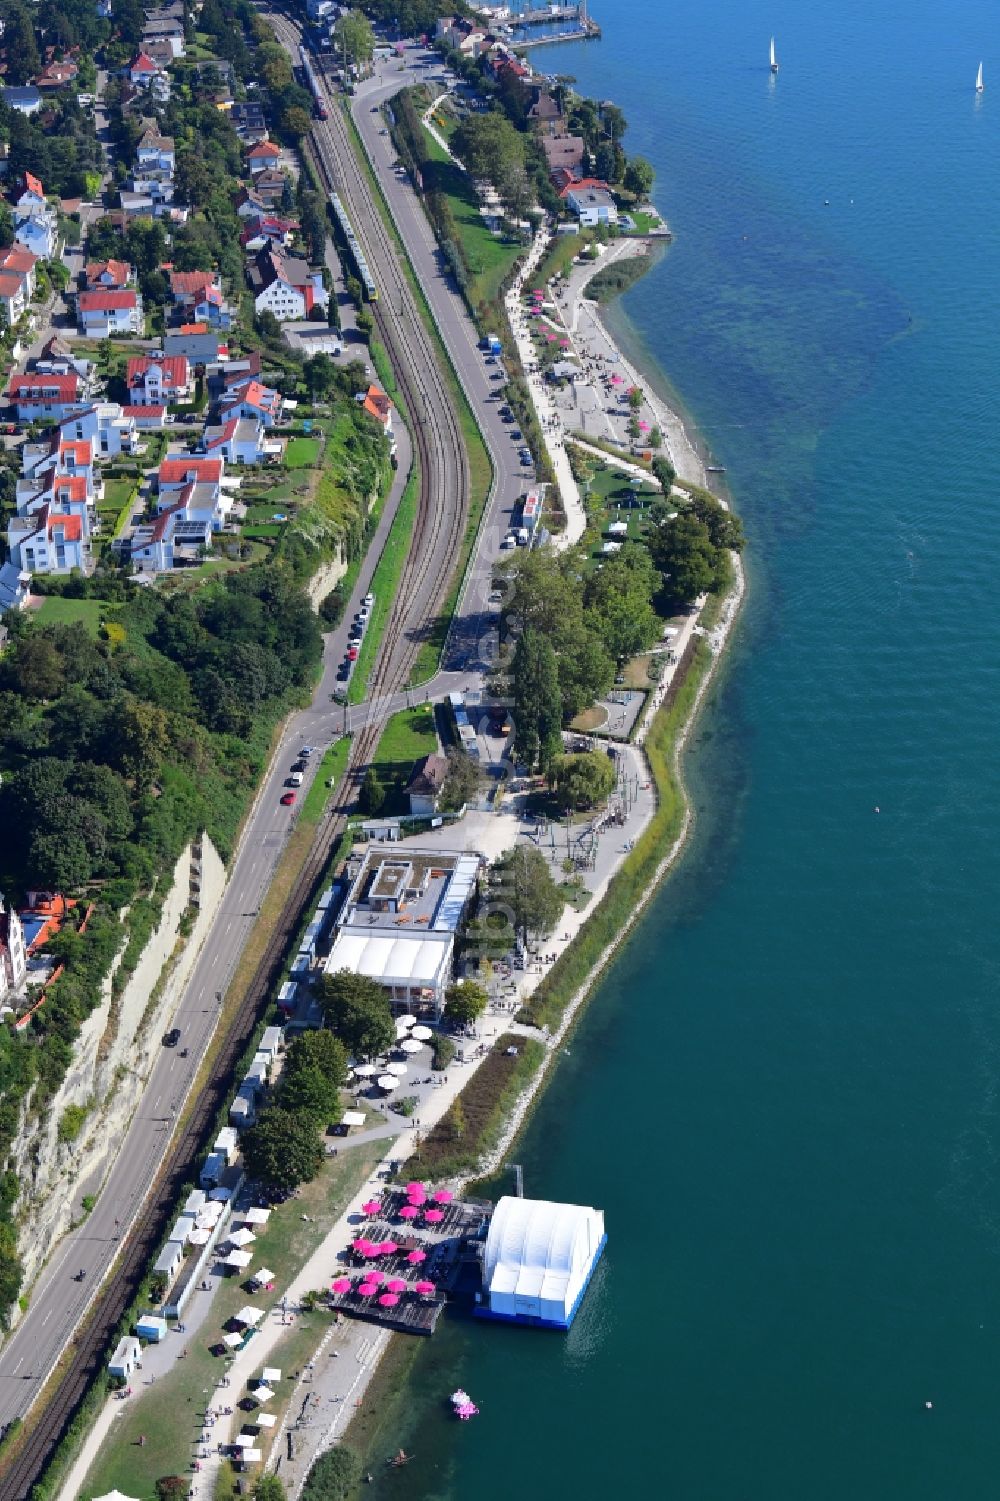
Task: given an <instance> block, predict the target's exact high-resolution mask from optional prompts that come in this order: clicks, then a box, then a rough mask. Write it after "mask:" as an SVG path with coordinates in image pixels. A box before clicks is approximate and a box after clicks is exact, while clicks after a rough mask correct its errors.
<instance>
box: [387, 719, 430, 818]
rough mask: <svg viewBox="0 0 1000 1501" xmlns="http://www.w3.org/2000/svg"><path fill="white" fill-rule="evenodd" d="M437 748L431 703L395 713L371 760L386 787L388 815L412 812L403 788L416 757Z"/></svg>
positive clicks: (427, 753)
mask: <svg viewBox="0 0 1000 1501" xmlns="http://www.w3.org/2000/svg"><path fill="white" fill-rule="evenodd" d="M437 748H438V741H437V731H436V730H435V728H434V710H433V708H432V707H431V705H430V704H418V705H416V707H415V708H412V709H403V710H401V712H400V713H399V714H394V715H393V716H392V718H391V719H390V720H389V721H388V723H387V724H386V727H385V729H384V730H383V731H382V738H381V740H380V741H379V743H378V746H377V748H376V751H375V755H374V756H373V758H372V764H373V765H374V766H375V767H376V768H377V770H378V774H379V777H380V779H381V781H382V782H383V784H384V785H385V789H386V800H385V807H384V808H383V809H382V812H383V814H385V815H386V816H395V815H396V814H401V813H402V814H405V813H409V811H410V808H409V804H408V802H407V801H406V798H405V797H404V796H403V789H404V787H405V786H406V784H407V782H408V781H409V780H410V776H411V774H412V772H413V765H414V762H415V761H419V760H420V758H421V756H429V755H432V754H433V752H434V751H436V750H437Z"/></svg>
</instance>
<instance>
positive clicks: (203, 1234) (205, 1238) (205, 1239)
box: [188, 1225, 212, 1246]
mask: <svg viewBox="0 0 1000 1501" xmlns="http://www.w3.org/2000/svg"><path fill="white" fill-rule="evenodd" d="M211 1238H212V1232H211V1230H209V1229H208V1228H207V1226H204V1225H203V1226H201V1227H200V1228H199V1227H198V1226H195V1228H194V1229H193V1230H192V1231H191V1234H190V1235H189V1236H188V1240H189V1241H190V1242H191V1244H192V1245H193V1246H207V1245H208V1243H209V1241H210V1240H211Z"/></svg>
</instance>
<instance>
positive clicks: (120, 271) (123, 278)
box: [83, 260, 135, 292]
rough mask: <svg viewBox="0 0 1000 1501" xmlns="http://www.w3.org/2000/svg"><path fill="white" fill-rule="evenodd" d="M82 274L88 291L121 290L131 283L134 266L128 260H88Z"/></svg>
mask: <svg viewBox="0 0 1000 1501" xmlns="http://www.w3.org/2000/svg"><path fill="white" fill-rule="evenodd" d="M83 276H84V280H85V282H86V284H87V290H88V292H123V291H124V290H125V288H126V287H129V286H131V285H132V281H133V279H134V277H135V268H134V267H133V266H130V265H129V263H128V261H114V260H111V261H88V263H87V265H86V266H85V267H84V271H83Z"/></svg>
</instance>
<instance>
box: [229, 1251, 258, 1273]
mask: <svg viewBox="0 0 1000 1501" xmlns="http://www.w3.org/2000/svg"><path fill="white" fill-rule="evenodd" d="M251 1261H253V1252H252V1251H230V1253H229V1255H228V1256H227V1257H226V1258H225V1260H224V1262H223V1265H224V1266H232V1267H235V1268H236V1270H237V1271H239V1272H242V1271H243V1270H244V1269H245V1268H246V1267H248V1266H249V1265H250V1263H251Z"/></svg>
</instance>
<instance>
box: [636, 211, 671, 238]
mask: <svg viewBox="0 0 1000 1501" xmlns="http://www.w3.org/2000/svg"><path fill="white" fill-rule="evenodd" d="M629 217H630V218H631V219H632V221H633V222H634V224H635V233H636V234H637V235H648V234H649V232H650V230H651V229H661V228H662V227H663V220H662V219H661V218H660V216H659V214H633V213H631V212H630V214H629Z"/></svg>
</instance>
